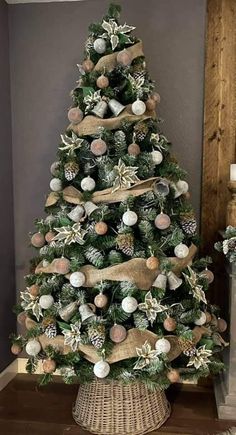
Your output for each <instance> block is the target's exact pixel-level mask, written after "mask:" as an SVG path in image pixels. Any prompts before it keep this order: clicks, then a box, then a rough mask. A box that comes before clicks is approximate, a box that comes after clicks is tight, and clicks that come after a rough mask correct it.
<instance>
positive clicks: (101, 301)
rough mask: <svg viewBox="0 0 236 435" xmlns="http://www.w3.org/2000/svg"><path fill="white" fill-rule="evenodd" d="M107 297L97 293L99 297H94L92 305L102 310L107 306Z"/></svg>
mask: <svg viewBox="0 0 236 435" xmlns="http://www.w3.org/2000/svg"><path fill="white" fill-rule="evenodd" d="M107 302H108V297H107V296H106V295H104V294H103V293H99V295H97V296H95V298H94V303H95V305H96V307H98V308H104V307H105V306H106V305H107Z"/></svg>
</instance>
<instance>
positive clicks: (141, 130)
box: [134, 122, 148, 141]
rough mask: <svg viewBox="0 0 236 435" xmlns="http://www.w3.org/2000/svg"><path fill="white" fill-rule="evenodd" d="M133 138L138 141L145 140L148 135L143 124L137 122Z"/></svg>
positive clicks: (145, 125)
mask: <svg viewBox="0 0 236 435" xmlns="http://www.w3.org/2000/svg"><path fill="white" fill-rule="evenodd" d="M134 133H135V137H136V139H137V140H138V141H142V140H144V139H145V137H146V135H147V133H148V126H147V124H146V123H145V122H138V123H137V124H136V125H135V127H134Z"/></svg>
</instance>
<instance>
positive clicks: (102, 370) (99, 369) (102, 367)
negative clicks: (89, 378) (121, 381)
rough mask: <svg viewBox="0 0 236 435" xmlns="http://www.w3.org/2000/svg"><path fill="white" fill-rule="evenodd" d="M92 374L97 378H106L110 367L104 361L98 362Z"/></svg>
mask: <svg viewBox="0 0 236 435" xmlns="http://www.w3.org/2000/svg"><path fill="white" fill-rule="evenodd" d="M93 373H94V374H95V376H97V378H100V379H103V378H106V377H107V376H108V375H109V373H110V365H109V364H108V362H106V361H98V362H97V363H96V364H95V365H94V367H93Z"/></svg>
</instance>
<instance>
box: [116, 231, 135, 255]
mask: <svg viewBox="0 0 236 435" xmlns="http://www.w3.org/2000/svg"><path fill="white" fill-rule="evenodd" d="M116 243H117V246H118V248H119V249H120V250H121V251H122V252H124V254H126V255H129V256H132V255H133V253H134V236H133V234H129V233H126V234H118V236H117V238H116Z"/></svg>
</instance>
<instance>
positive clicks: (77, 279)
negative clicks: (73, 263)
mask: <svg viewBox="0 0 236 435" xmlns="http://www.w3.org/2000/svg"><path fill="white" fill-rule="evenodd" d="M85 280H86V278H85V275H84V274H83V273H82V272H73V273H72V274H71V276H70V283H71V285H73V287H81V286H82V285H83V284H84V283H85Z"/></svg>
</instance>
